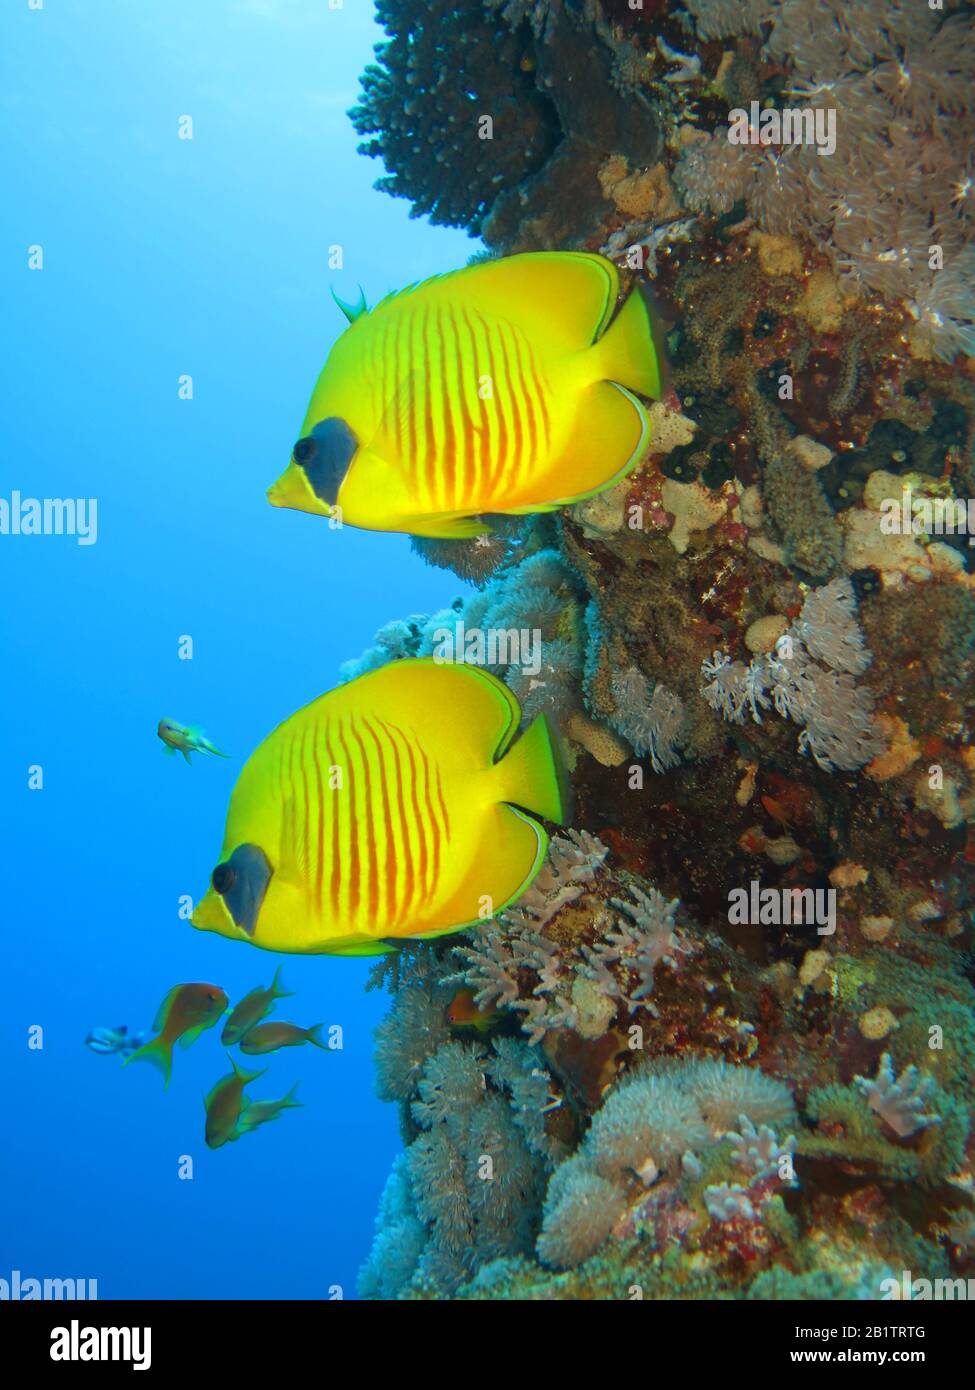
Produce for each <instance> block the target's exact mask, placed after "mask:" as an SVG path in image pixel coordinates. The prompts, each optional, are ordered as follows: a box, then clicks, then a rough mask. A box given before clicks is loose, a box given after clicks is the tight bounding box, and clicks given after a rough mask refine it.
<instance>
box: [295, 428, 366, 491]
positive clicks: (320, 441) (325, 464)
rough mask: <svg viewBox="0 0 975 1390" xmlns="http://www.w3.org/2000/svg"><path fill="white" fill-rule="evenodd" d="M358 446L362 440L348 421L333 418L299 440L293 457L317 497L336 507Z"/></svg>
mask: <svg viewBox="0 0 975 1390" xmlns="http://www.w3.org/2000/svg"><path fill="white" fill-rule="evenodd" d="M358 447H359V441H358V440H357V439H356V437H355V435H354V434H353V433H352V431H351V430H350V429H349V427H348V425H347V424H346V423H345V421H344V420H343V419H342V418H341V417H340V416H338V415H333V416H330V417H329V419H327V420H320V421H319V423H318V424H317V425H316V426H315V428H314V429H313V430H312V432H311V434H306V435H305V436H304V438H303V439H299V440H298V443H297V444H296V445H295V447H294V449H293V450H292V454H293V457H294V461H295V463H297V464H298V466H299V468H301V469H302V470H303V471H304V474H305V477H306V478H307V479H308V481H309V483H311V486H312V489H313V491H314V493H315V496H316V497H319V498H320V499H321V500H322V501H323V502H326V503H328V505H329V506H330V507H334V506H335V505H336V503H337V502H338V496H339V488H340V487H341V486H342V482H343V480H344V478H345V475H346V473H348V471H349V464H350V463H351V462H352V459H353V458H354V456H355V452H356V450H357V449H358Z"/></svg>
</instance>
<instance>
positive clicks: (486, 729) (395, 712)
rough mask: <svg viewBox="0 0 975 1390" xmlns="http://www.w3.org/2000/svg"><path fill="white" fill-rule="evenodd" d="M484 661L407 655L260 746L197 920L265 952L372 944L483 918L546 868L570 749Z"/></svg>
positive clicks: (381, 947)
mask: <svg viewBox="0 0 975 1390" xmlns="http://www.w3.org/2000/svg"><path fill="white" fill-rule="evenodd" d="M520 720H521V710H520V708H519V705H518V701H517V700H516V699H515V697H514V695H513V694H512V693H511V691H510V690H509V689H508V687H507V686H506V685H504V684H503V683H502V682H501V681H499V680H497V679H496V678H495V677H494V676H492V675H489V674H488V673H487V672H485V671H482V670H479V669H478V668H476V667H474V666H465V665H450V664H442V663H439V662H437V661H434V660H433V659H416V660H404V661H396V662H393V663H391V664H390V665H388V666H383V667H380V668H379V669H378V670H376V671H370V672H368V673H367V674H366V675H363V676H360V677H359V678H358V679H357V680H354V681H351V682H349V684H348V685H344V686H339V687H338V688H337V689H336V690H332V691H330V692H329V693H328V694H326V695H322V696H321V697H320V698H319V699H317V700H315V701H313V702H312V703H311V704H310V705H306V706H305V708H304V709H301V710H299V711H298V712H297V713H296V714H293V715H292V716H291V718H290V719H287V720H285V722H284V723H283V724H281V725H279V726H278V728H277V729H275V731H274V732H273V733H272V734H271V735H270V736H269V737H268V738H266V739H265V740H264V742H263V743H262V744H261V745H260V746H259V747H258V748H257V750H256V751H255V752H254V753H253V754H252V755H251V757H250V758H249V759H248V761H247V763H246V764H245V765H244V769H243V771H242V773H241V775H240V778H239V780H238V782H237V785H236V787H235V788H234V791H233V794H232V796H231V799H230V809H229V811H228V815H227V826H226V832H225V835H224V842H223V850H222V852H221V855H220V861H219V863H218V864H217V866H216V868H215V869H214V870H213V874H212V878H211V886H210V889H209V891H208V892H207V894H206V896H205V897H204V898H203V899H202V901H201V902H200V903H199V905H198V907H197V908H196V911H195V912H194V913H193V917H192V922H193V925H194V926H195V927H199V928H201V929H202V930H204V931H215V932H219V933H220V934H221V935H223V936H228V937H231V938H232V939H235V940H238V941H249V942H251V943H252V944H253V945H255V946H261V947H263V948H264V949H265V950H269V951H289V952H308V953H317V952H327V953H332V954H336V955H376V954H381V953H382V952H383V951H386V950H388V949H390V943H391V942H395V940H396V939H398V938H416V937H429V936H439V935H443V934H444V933H446V932H451V931H457V930H459V929H460V928H462V927H467V926H473V925H476V924H478V923H479V922H481V921H483V920H484V919H485V918H488V917H490V916H492V915H493V914H495V913H497V912H500V911H501V909H502V908H504V907H506V906H507V905H508V904H509V903H510V902H512V901H514V900H515V899H516V898H518V897H520V896H521V894H522V893H523V892H524V890H525V889H526V888H527V887H528V885H529V884H530V883H531V881H532V879H533V878H534V877H535V875H536V873H537V872H538V870H539V868H540V867H541V865H542V863H543V861H544V859H545V854H546V850H547V848H548V836H547V834H546V832H545V829H544V827H543V826H542V825H541V824H540V823H539V819H538V818H539V817H543V818H545V819H547V820H550V821H555V822H557V823H559V824H561V823H563V822H564V820H565V817H566V814H567V805H566V797H567V792H566V789H565V782H564V775H563V770H562V763H561V758H560V753H559V750H558V746H557V744H556V742H555V738H554V735H553V734H552V732H551V730H550V728H549V726H548V723H547V722H546V720H545V717H544V715H539V717H538V718H537V719H535V721H534V722H533V723H532V724H531V725H530V726H529V727H528V728H527V729H526V730H525V732H524V733H523V734H521V735H520V736H518V727H519V724H520Z"/></svg>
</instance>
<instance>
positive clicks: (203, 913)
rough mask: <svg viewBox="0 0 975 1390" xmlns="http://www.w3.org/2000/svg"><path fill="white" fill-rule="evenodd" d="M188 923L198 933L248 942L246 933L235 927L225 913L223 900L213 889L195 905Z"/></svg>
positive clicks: (232, 920) (233, 922) (228, 914)
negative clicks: (210, 933)
mask: <svg viewBox="0 0 975 1390" xmlns="http://www.w3.org/2000/svg"><path fill="white" fill-rule="evenodd" d="M190 923H191V925H192V926H194V927H196V928H197V929H198V930H199V931H214V932H217V933H218V934H219V935H220V936H230V937H238V938H239V939H240V940H242V941H247V940H248V936H247V933H246V932H245V931H243V930H242V928H240V927H238V926H237V924H236V922H235V921H234V919H233V918H232V917H231V915H230V913H229V912H228V911H227V907H226V904H225V903H224V900H223V898H221V896H220V894H219V893H218V892H217V891H216V890H215V889H214V888H209V889H208V890H207V892H206V893H205V894H204V896H203V897H202V898H201V900H200V901H199V902H198V903H197V905H196V907H195V909H194V910H193V913H192V915H191V917H190Z"/></svg>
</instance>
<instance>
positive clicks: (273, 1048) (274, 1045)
mask: <svg viewBox="0 0 975 1390" xmlns="http://www.w3.org/2000/svg"><path fill="white" fill-rule="evenodd" d="M324 1027H325V1025H324V1023H316V1024H315V1026H314V1027H313V1028H299V1027H298V1025H297V1024H296V1023H259V1024H258V1025H257V1027H256V1028H252V1029H251V1030H250V1032H249V1033H247V1035H246V1036H245V1037H244V1038H242V1039H241V1043H240V1050H241V1052H246V1053H247V1055H248V1056H249V1057H261V1056H263V1055H264V1053H265V1052H277V1050H278V1048H279V1047H300V1046H301V1044H302V1043H306V1042H310V1043H314V1045H315V1047H320V1048H321V1049H322V1051H323V1052H328V1051H329V1046H328V1043H327V1042H323V1041H322V1035H321V1030H322V1029H323V1028H324Z"/></svg>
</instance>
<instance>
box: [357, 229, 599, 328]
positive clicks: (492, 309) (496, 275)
mask: <svg viewBox="0 0 975 1390" xmlns="http://www.w3.org/2000/svg"><path fill="white" fill-rule="evenodd" d="M618 293H619V271H618V270H617V268H616V266H615V265H614V264H613V262H612V261H608V260H607V259H606V258H605V256H596V255H592V254H591V253H590V252H588V251H528V252H525V253H523V254H522V255H518V256H501V257H498V259H497V260H490V261H479V262H478V263H477V264H476V265H472V266H464V267H463V269H461V270H454V271H450V272H449V273H448V274H446V275H439V276H436V277H434V278H433V279H432V280H425V281H423V283H422V284H420V285H417V286H415V287H413V288H411V289H409V290H405V291H401V292H400V293H399V294H397V295H393V296H390V298H389V299H386V300H384V301H383V303H382V304H381V305H378V306H377V309H374V310H373V314H376V313H377V312H378V311H382V310H384V309H386V308H387V307H388V308H389V309H393V308H396V307H398V306H399V304H400V301H401V299H402V298H403V296H405V295H407V294H409V295H415V296H416V297H417V299H418V300H420V299H429V300H431V301H438V302H440V303H443V304H450V303H465V304H468V305H474V306H476V307H477V308H478V309H480V310H481V311H482V312H483V313H484V314H485V316H486V317H488V318H489V320H490V319H498V318H505V319H510V320H511V322H513V323H517V324H519V325H520V326H521V328H522V329H523V330H524V331H525V332H526V333H528V334H529V335H530V336H533V337H539V338H541V339H542V340H543V341H546V342H548V343H549V344H552V345H554V346H556V347H563V348H566V349H572V348H575V349H579V348H585V347H588V346H589V345H590V344H591V343H592V342H594V340H595V339H596V338H597V337H598V336H599V334H600V333H601V332H602V330H603V328H604V327H605V325H606V323H607V322H608V320H609V318H610V315H611V314H612V312H613V310H614V308H615V307H616V298H617V295H618Z"/></svg>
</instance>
